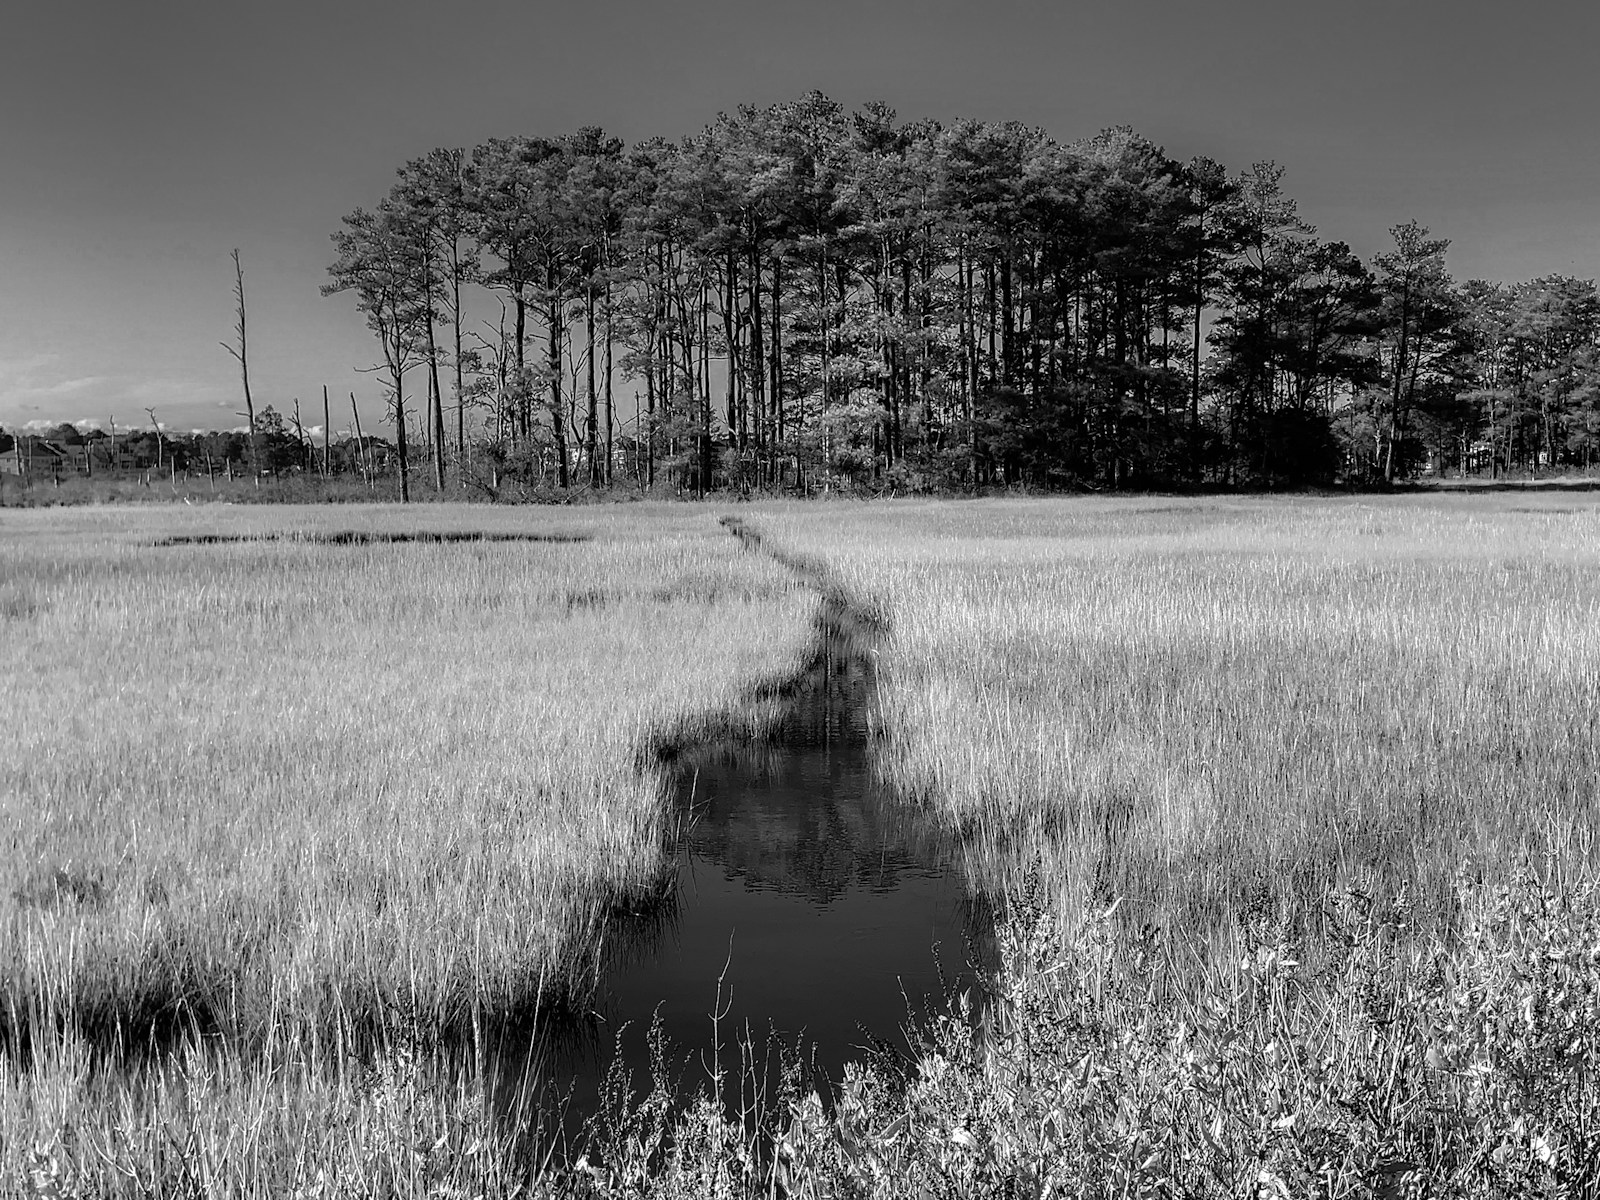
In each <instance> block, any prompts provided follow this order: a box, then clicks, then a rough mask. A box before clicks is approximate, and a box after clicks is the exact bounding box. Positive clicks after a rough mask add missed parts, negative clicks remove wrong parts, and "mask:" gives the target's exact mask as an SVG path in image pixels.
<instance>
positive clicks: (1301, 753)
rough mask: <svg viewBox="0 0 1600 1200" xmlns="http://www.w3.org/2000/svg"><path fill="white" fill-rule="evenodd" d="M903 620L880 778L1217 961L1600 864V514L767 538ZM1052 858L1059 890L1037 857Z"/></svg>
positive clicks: (1441, 511)
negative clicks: (1371, 910)
mask: <svg viewBox="0 0 1600 1200" xmlns="http://www.w3.org/2000/svg"><path fill="white" fill-rule="evenodd" d="M762 523H763V525H764V527H766V528H767V529H768V530H769V531H770V533H771V534H772V536H773V538H774V540H775V541H776V542H778V543H779V544H783V545H791V546H793V547H795V548H796V549H798V550H800V551H802V552H808V553H823V554H825V555H826V556H827V558H828V560H829V562H830V563H831V565H832V566H833V567H834V569H835V570H836V571H837V572H838V574H839V576H840V578H841V579H842V580H843V581H844V582H845V583H846V584H847V585H848V586H849V587H851V588H852V589H853V590H855V591H856V592H857V593H858V594H860V595H863V596H866V597H869V598H871V602H872V603H874V604H876V605H877V606H878V607H880V608H881V609H882V610H883V611H885V612H886V613H888V614H890V616H891V620H892V633H891V636H890V640H889V643H888V644H887V645H886V647H885V649H884V652H883V654H884V657H883V661H882V664H881V665H882V676H881V687H882V691H883V697H884V704H885V707H884V713H883V719H884V724H885V729H886V733H887V735H888V737H889V741H890V745H889V753H888V754H886V756H885V763H886V766H887V769H888V770H889V771H890V772H891V773H892V774H893V776H894V779H895V781H896V783H897V784H899V785H900V786H901V787H902V789H903V790H905V791H906V792H908V793H909V794H911V795H913V796H916V797H918V798H920V799H921V800H922V801H923V802H925V803H927V804H929V805H932V806H935V807H936V808H937V809H938V810H939V811H940V812H941V813H942V814H943V816H944V818H945V819H946V820H947V821H949V822H950V823H951V824H953V825H955V826H957V827H959V828H960V829H962V830H963V831H964V832H965V833H966V834H967V837H968V839H969V841H970V842H972V843H973V844H975V845H976V846H978V847H980V848H981V849H983V850H984V851H985V855H984V857H986V858H987V860H988V862H989V864H990V867H991V869H993V870H994V871H996V872H999V873H1001V875H1002V876H1003V874H1004V873H1005V872H1007V871H1010V870H1013V869H1021V870H1023V871H1025V872H1026V873H1027V874H1028V876H1029V877H1030V878H1033V879H1036V880H1038V879H1042V880H1045V881H1048V884H1049V886H1050V887H1052V888H1054V889H1056V890H1058V891H1060V892H1062V893H1063V898H1064V899H1067V900H1070V903H1069V904H1068V907H1081V906H1082V905H1083V904H1085V903H1087V902H1092V901H1098V902H1100V903H1102V904H1104V903H1106V902H1109V900H1111V899H1112V898H1114V897H1123V898H1125V903H1126V905H1127V907H1128V909H1129V910H1130V914H1131V915H1133V916H1134V917H1135V919H1136V920H1137V921H1138V922H1151V923H1155V924H1157V925H1161V926H1164V927H1178V928H1183V929H1186V930H1189V931H1192V932H1196V933H1204V932H1207V931H1210V930H1212V929H1215V928H1226V927H1228V926H1230V925H1232V924H1236V923H1237V920H1238V919H1239V918H1240V917H1241V916H1242V915H1258V916H1267V917H1271V918H1273V919H1278V920H1283V921H1285V922H1287V923H1289V924H1290V926H1291V927H1293V928H1296V929H1298V928H1299V926H1300V923H1301V922H1303V921H1305V920H1307V919H1309V918H1310V917H1311V915H1312V911H1313V910H1314V909H1315V908H1316V906H1317V903H1318V899H1319V898H1320V897H1321V896H1323V895H1325V894H1326V893H1328V892H1329V891H1330V890H1340V889H1343V888H1345V887H1347V886H1350V885H1357V886H1361V887H1363V888H1367V889H1371V888H1373V887H1379V888H1384V889H1389V890H1392V889H1393V888H1395V887H1398V886H1400V885H1402V884H1404V885H1406V886H1408V887H1409V888H1410V889H1411V890H1412V892H1413V899H1414V901H1415V902H1416V903H1417V904H1418V905H1419V906H1420V907H1421V908H1422V910H1423V911H1424V912H1433V911H1439V912H1441V913H1447V910H1448V909H1449V908H1450V905H1451V904H1452V903H1453V900H1452V897H1453V881H1454V879H1455V876H1456V875H1457V873H1458V872H1460V871H1462V870H1467V871H1471V872H1474V873H1476V875H1477V876H1479V877H1485V878H1489V877H1495V876H1497V875H1500V874H1503V873H1504V872H1505V871H1506V870H1509V869H1510V868H1511V867H1513V866H1514V865H1515V864H1516V863H1517V862H1519V861H1522V860H1523V859H1525V858H1528V857H1532V858H1533V859H1535V860H1538V859H1540V858H1541V857H1542V856H1544V855H1545V854H1546V853H1559V854H1561V855H1563V856H1570V855H1575V856H1576V858H1577V860H1579V861H1583V860H1584V859H1585V858H1586V856H1587V854H1588V851H1589V844H1588V840H1587V839H1588V833H1587V831H1588V829H1589V828H1590V827H1591V826H1592V824H1593V822H1594V819H1595V817H1596V815H1597V800H1600V795H1597V774H1600V734H1597V732H1596V731H1597V729H1600V574H1597V572H1596V567H1597V566H1600V505H1593V504H1590V505H1573V504H1571V503H1546V504H1543V505H1540V504H1538V502H1537V501H1535V502H1534V503H1532V504H1530V503H1529V502H1528V501H1526V500H1524V501H1522V502H1520V503H1515V504H1513V503H1508V502H1506V501H1504V500H1499V501H1497V500H1495V499H1492V498H1490V499H1477V500H1465V499H1461V500H1451V501H1438V500H1427V499H1421V498H1419V499H1404V500H1396V501H1392V502H1387V503H1384V504H1372V503H1363V502H1350V501H1329V502H1310V501H1216V502H1194V503H1187V502H1180V503H1177V504H1174V503H1172V502H1140V501H1121V502H1117V501H1107V502H1100V501H1077V502H1060V501H1043V502H1013V503H992V504H966V505H915V504H910V505H904V506H890V507H877V508H870V509H869V508H852V507H833V508H818V509H809V510H807V509H793V510H786V511H781V512H774V513H772V514H770V515H768V516H767V517H766V518H765V519H764V521H763V522H762ZM1041 853H1042V854H1044V855H1045V856H1046V859H1047V861H1045V862H1044V863H1043V864H1042V865H1041V864H1040V863H1039V862H1037V861H1036V856H1037V855H1039V854H1041Z"/></svg>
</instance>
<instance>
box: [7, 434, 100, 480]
mask: <svg viewBox="0 0 1600 1200" xmlns="http://www.w3.org/2000/svg"><path fill="white" fill-rule="evenodd" d="M87 453H88V452H87V450H86V449H85V448H84V447H82V446H62V445H60V444H59V443H57V442H52V441H50V440H49V439H48V438H42V437H37V436H35V435H34V434H31V433H23V434H18V435H17V437H16V440H15V441H14V442H13V443H12V446H11V449H9V450H7V451H6V452H5V454H4V455H3V456H0V473H4V474H6V475H23V476H41V475H42V476H46V477H56V478H59V477H60V476H62V475H76V474H78V473H80V472H82V471H85V470H87V468H88V463H87V459H86V455H87Z"/></svg>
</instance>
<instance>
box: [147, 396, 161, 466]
mask: <svg viewBox="0 0 1600 1200" xmlns="http://www.w3.org/2000/svg"><path fill="white" fill-rule="evenodd" d="M144 411H145V412H146V413H148V414H149V416H150V428H151V429H154V430H155V431H156V466H157V467H159V466H161V459H162V454H161V422H160V421H157V420H156V410H155V409H153V408H147V409H145V410H144Z"/></svg>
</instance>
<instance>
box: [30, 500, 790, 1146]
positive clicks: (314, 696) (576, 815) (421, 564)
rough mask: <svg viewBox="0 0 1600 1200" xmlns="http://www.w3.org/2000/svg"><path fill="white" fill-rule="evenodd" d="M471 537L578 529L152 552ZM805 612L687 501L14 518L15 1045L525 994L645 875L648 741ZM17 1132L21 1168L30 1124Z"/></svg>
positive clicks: (711, 696) (238, 1028) (773, 670)
mask: <svg viewBox="0 0 1600 1200" xmlns="http://www.w3.org/2000/svg"><path fill="white" fill-rule="evenodd" d="M450 530H473V531H483V532H488V533H491V534H494V535H497V536H508V535H512V534H518V535H521V534H531V535H539V536H556V537H561V538H575V539H584V540H579V541H560V542H522V541H485V542H455V543H415V542H414V543H405V544H386V543H383V542H381V541H375V542H369V543H365V544H361V543H357V544H344V545H328V544H319V543H317V542H313V541H299V540H283V539H282V538H280V539H279V540H270V541H243V542H237V543H221V544H180V545H174V546H167V547H161V546H157V545H155V543H157V542H159V541H161V540H163V539H168V538H172V537H180V538H181V537H193V536H199V535H219V534H220V535H225V536H247V537H248V536H252V535H259V534H273V535H284V534H309V535H314V536H315V535H326V534H330V533H344V532H356V533H358V534H363V535H370V534H380V535H381V534H383V533H384V532H386V531H387V532H408V533H414V532H417V531H423V532H429V531H432V532H448V531H450ZM814 604H815V601H814V598H813V597H811V596H810V595H809V594H807V593H806V592H805V591H803V590H802V589H799V588H798V587H797V586H796V585H795V584H794V582H793V581H792V580H791V578H790V577H789V575H788V573H787V572H785V571H784V570H783V569H782V568H781V567H779V566H777V565H775V564H773V563H771V562H769V561H767V560H765V559H762V558H758V557H755V556H751V555H748V554H744V553H742V552H741V551H740V549H739V547H738V545H737V544H736V543H735V542H734V541H733V539H732V538H730V537H728V535H727V534H726V533H724V532H723V531H722V530H721V529H720V528H719V527H718V525H717V523H716V519H715V514H714V513H711V512H708V511H705V510H694V509H686V508H682V507H675V508H668V507H664V506H662V507H648V506H634V507H630V508H627V509H622V508H609V509H604V510H601V509H588V510H569V511H560V510H550V509H542V510H541V509H523V510H517V511H494V510H487V509H456V510H432V511H430V510H412V511H402V510H399V509H396V508H387V509H385V508H365V509H352V508H341V509H334V510H329V509H323V510H316V509H300V510H293V509H287V510H286V509H251V510H237V509H223V508H216V507H213V508H209V509H205V510H191V509H173V508H170V507H169V508H161V509H148V510H130V509H102V510H89V509H79V510H70V511H35V512H27V513H21V514H14V515H8V516H7V518H6V519H5V522H4V525H3V526H0V640H3V644H4V654H5V667H4V671H3V675H4V679H5V687H4V691H3V694H0V710H3V718H0V728H3V729H4V730H5V737H4V739H3V740H0V828H3V829H4V831H5V836H6V846H5V853H4V855H3V856H0V896H3V897H4V905H3V913H4V916H3V919H0V993H3V997H0V1027H3V1028H4V1030H5V1032H6V1035H7V1037H6V1040H7V1042H8V1043H9V1047H10V1055H11V1057H10V1060H9V1062H8V1064H7V1067H6V1070H7V1071H8V1072H9V1071H12V1070H15V1069H16V1067H17V1062H18V1060H17V1058H16V1057H15V1056H16V1055H17V1053H18V1052H19V1050H20V1049H21V1048H22V1047H23V1046H24V1045H27V1044H29V1043H28V1042H27V1041H25V1040H24V1039H23V1038H22V1035H23V1034H25V1033H27V1032H28V1031H29V1030H35V1031H38V1030H54V1029H58V1028H64V1029H67V1030H69V1031H72V1032H73V1033H74V1034H75V1035H77V1037H78V1038H80V1039H81V1041H82V1045H83V1046H84V1047H85V1052H87V1051H88V1050H104V1049H106V1048H107V1047H108V1046H110V1045H112V1044H114V1043H122V1045H123V1048H124V1049H126V1048H127V1046H126V1043H127V1042H130V1041H131V1042H133V1043H135V1045H134V1047H133V1049H138V1043H139V1042H140V1040H141V1039H144V1038H148V1037H149V1036H151V1031H152V1030H155V1031H156V1032H157V1035H158V1036H167V1035H171V1034H173V1033H185V1032H192V1033H198V1034H199V1035H201V1036H202V1037H205V1038H210V1037H213V1036H220V1037H221V1038H222V1039H223V1044H225V1045H229V1046H232V1047H235V1048H236V1049H237V1050H238V1051H239V1052H240V1053H246V1052H247V1051H248V1052H250V1053H254V1052H256V1051H260V1050H262V1049H263V1048H272V1049H273V1053H275V1054H279V1055H280V1056H281V1054H282V1053H284V1052H285V1051H284V1046H285V1045H288V1046H291V1047H298V1048H299V1050H297V1051H296V1053H311V1050H309V1049H307V1048H308V1047H317V1046H322V1047H325V1048H326V1049H325V1050H319V1051H317V1053H318V1054H319V1055H321V1056H322V1057H323V1058H324V1059H325V1060H327V1061H329V1062H333V1061H334V1060H335V1059H336V1058H337V1057H338V1056H337V1054H335V1052H334V1048H335V1047H336V1045H337V1043H338V1042H339V1041H340V1040H341V1039H351V1038H357V1039H360V1038H375V1039H378V1040H383V1039H386V1038H388V1037H390V1036H391V1035H396V1034H397V1033H398V1035H400V1036H403V1035H404V1034H406V1033H407V1032H408V1031H412V1030H417V1029H421V1030H425V1031H430V1032H431V1031H440V1030H444V1031H454V1032H456V1033H459V1034H463V1035H468V1036H470V1034H471V1033H472V1031H474V1030H475V1029H477V1028H478V1027H479V1026H480V1024H481V1023H484V1022H489V1021H492V1020H495V1019H497V1018H500V1017H503V1016H505V1015H506V1014H508V1013H517V1012H522V1013H524V1014H529V1013H531V1012H532V1010H533V1009H534V1008H535V1006H536V1005H537V1003H538V1002H539V1001H540V1000H541V998H543V999H548V998H549V996H550V995H551V994H553V993H555V992H558V991H559V990H560V988H561V987H562V986H563V985H564V983H565V982H566V979H567V978H568V977H569V976H570V974H571V971H572V969H573V967H574V961H573V960H574V959H575V958H578V957H581V956H582V955H583V953H584V952H585V951H586V949H588V948H589V945H588V944H589V940H590V939H589V938H588V936H587V935H588V934H589V932H590V931H591V930H592V929H593V928H594V927H595V926H596V923H597V922H598V921H599V920H600V919H601V917H602V915H603V913H604V911H605V910H606V909H607V907H608V906H610V905H611V904H612V903H614V902H616V901H617V900H618V899H619V898H622V899H625V898H626V897H627V895H628V894H630V893H631V892H636V891H646V892H647V891H648V890H649V889H650V888H651V887H652V886H653V884H654V883H655V880H656V876H657V873H658V872H659V870H660V869H661V865H662V864H661V861H660V859H661V854H662V849H663V843H662V823H663V821H664V820H665V819H666V817H667V813H666V812H665V806H664V804H663V800H662V796H663V789H662V784H661V781H660V780H659V779H658V778H657V777H656V774H655V773H654V772H653V771H652V770H650V769H649V763H648V759H649V752H650V751H651V749H652V747H653V746H655V745H658V744H660V743H663V742H666V741H670V740H671V739H672V738H674V737H675V736H677V735H679V734H682V733H685V732H687V731H691V730H692V729H693V728H694V727H695V726H696V724H697V723H699V722H703V721H704V720H706V719H707V718H709V717H711V716H713V715H716V714H720V713H722V712H725V711H728V710H731V709H734V708H736V707H737V702H738V701H739V699H740V698H741V696H742V695H743V694H744V693H745V691H746V689H747V688H748V687H749V685H750V684H751V683H752V681H755V680H759V679H762V678H766V677H771V676H781V675H784V674H787V673H789V672H791V671H793V670H794V669H795V665H796V662H797V661H798V660H799V659H800V657H802V656H803V655H804V653H805V652H806V649H807V643H808V639H809V637H810V630H809V627H808V620H809V617H810V615H811V613H812V611H813V609H814ZM33 1040H34V1041H35V1042H37V1043H38V1046H37V1048H38V1049H39V1051H40V1052H41V1053H43V1052H45V1051H46V1050H47V1049H48V1039H46V1038H37V1039H33ZM208 1069H209V1068H208ZM235 1083H236V1084H237V1085H238V1087H240V1088H243V1089H244V1090H245V1091H247V1092H248V1091H250V1090H251V1089H252V1088H253V1089H256V1090H257V1091H262V1086H263V1085H262V1084H261V1083H260V1082H259V1081H256V1082H254V1083H252V1082H250V1081H249V1080H248V1079H247V1078H245V1077H244V1076H242V1075H241V1076H240V1077H239V1078H237V1079H236V1080H235ZM318 1086H325V1082H324V1084H319V1085H318ZM272 1090H273V1089H272V1088H270V1087H266V1088H265V1089H264V1092H263V1094H262V1096H261V1097H260V1099H261V1104H262V1106H270V1104H271V1103H272V1102H273V1101H272V1096H271V1092H272ZM10 1099H11V1100H12V1102H13V1104H14V1105H15V1104H18V1103H22V1101H21V1100H20V1099H19V1097H18V1095H17V1094H15V1093H13V1094H12V1095H11V1097H10ZM60 1103H61V1104H62V1105H64V1106H65V1107H66V1109H67V1113H66V1114H65V1115H67V1116H68V1117H69V1118H70V1117H72V1116H73V1114H72V1113H71V1108H72V1101H70V1100H68V1099H65V1098H63V1099H61V1101H60ZM58 1115H60V1114H58ZM78 1115H81V1114H78ZM102 1115H104V1114H102ZM17 1122H21V1124H20V1127H19V1125H18V1123H17ZM0 1124H8V1125H9V1126H10V1128H9V1130H7V1134H0V1142H4V1143H5V1147H6V1148H5V1149H4V1150H3V1151H0V1175H3V1176H6V1177H8V1178H16V1177H17V1159H16V1155H18V1154H20V1153H21V1152H22V1151H23V1150H24V1149H26V1147H27V1145H28V1141H29V1139H27V1138H18V1137H16V1136H14V1135H15V1134H17V1133H19V1132H21V1131H22V1130H24V1129H27V1128H29V1127H30V1126H32V1127H34V1128H35V1129H36V1130H37V1129H38V1125H39V1115H38V1114H34V1116H33V1117H32V1118H25V1117H22V1116H21V1115H20V1114H19V1113H18V1111H17V1110H16V1109H15V1108H13V1109H12V1110H11V1111H10V1112H8V1113H6V1114H5V1116H4V1117H3V1118H0ZM45 1124H48V1122H45ZM324 1124H326V1123H325V1122H324ZM51 1132H52V1131H51V1130H49V1129H48V1128H45V1129H43V1130H42V1131H41V1132H39V1137H41V1138H43V1139H44V1140H48V1135H50V1134H51ZM8 1135H12V1136H8Z"/></svg>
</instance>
